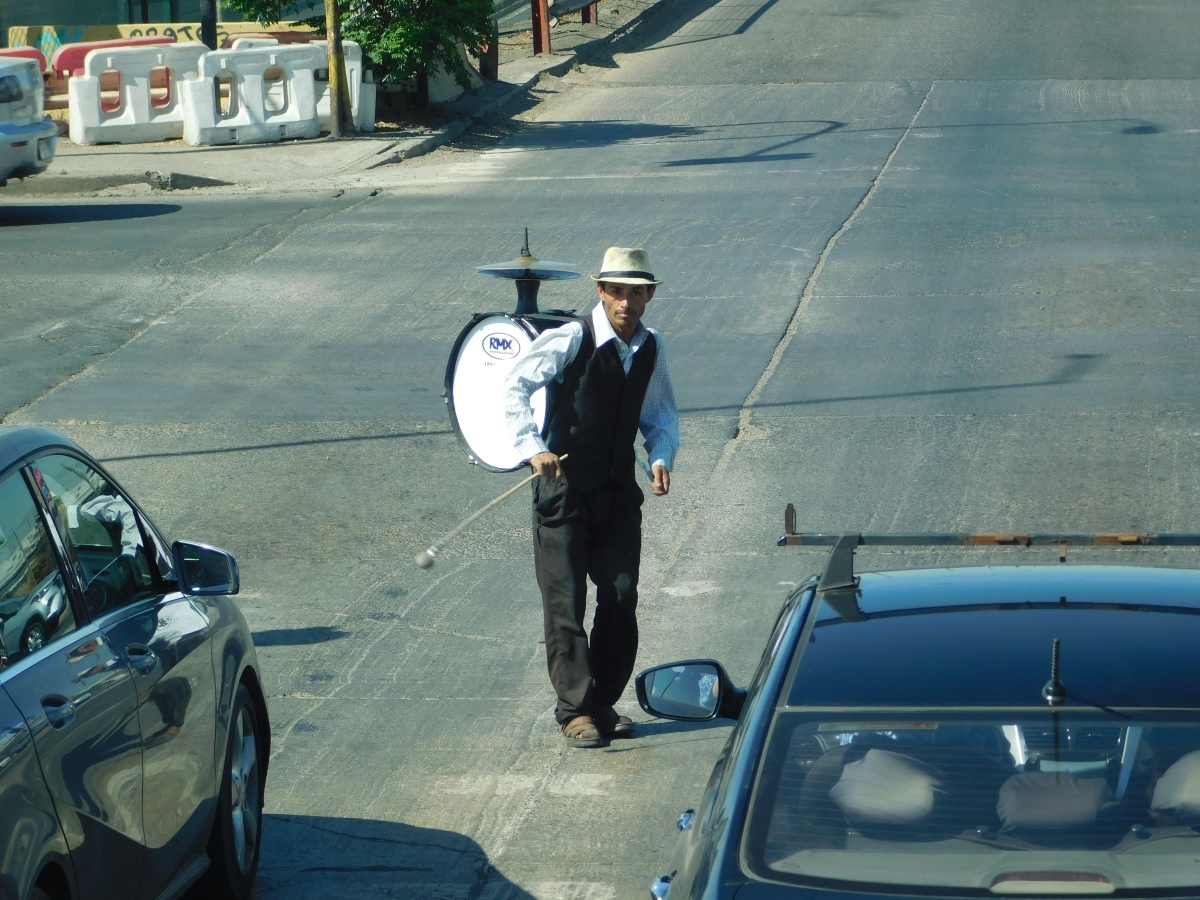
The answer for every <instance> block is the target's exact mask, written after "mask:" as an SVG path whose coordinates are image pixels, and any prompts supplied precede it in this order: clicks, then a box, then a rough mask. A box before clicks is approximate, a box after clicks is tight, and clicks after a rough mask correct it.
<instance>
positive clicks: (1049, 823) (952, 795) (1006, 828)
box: [745, 707, 1200, 896]
mask: <svg viewBox="0 0 1200 900" xmlns="http://www.w3.org/2000/svg"><path fill="white" fill-rule="evenodd" d="M1198 825H1200V717H1197V716H1196V715H1195V713H1182V712H1180V711H1175V712H1164V711H1160V712H1155V711H1146V712H1144V713H1137V712H1136V711H1135V712H1129V711H1126V712H1120V713H1118V712H1114V711H1108V712H1105V711H1101V710H1096V709H1093V708H1079V707H1070V708H1063V709H1061V710H1057V711H1056V710H1051V709H1049V708H1045V707H1043V708H1042V709H1030V710H1028V711H1013V710H1007V711H1001V710H996V711H992V712H987V713H983V714H979V713H970V714H968V713H964V712H961V711H959V712H956V711H954V710H941V711H937V710H932V711H930V710H925V711H920V712H918V713H914V712H913V711H911V710H910V711H903V712H894V713H887V712H884V713H881V712H879V711H878V710H873V711H869V712H868V711H854V710H842V711H839V712H837V713H834V714H829V713H827V712H825V711H821V712H819V713H815V712H812V711H810V712H789V711H782V712H780V713H778V714H777V718H776V722H775V726H774V729H773V733H772V739H771V742H770V744H769V747H768V750H767V753H766V757H765V759H764V765H763V768H762V772H761V775H760V778H759V783H758V785H757V786H756V790H755V798H754V801H753V809H752V813H751V819H750V827H749V828H748V829H747V832H746V845H745V850H746V859H747V860H748V862H749V864H750V866H751V868H752V869H753V870H754V871H755V872H756V874H759V875H760V876H763V877H767V878H770V879H771V880H775V881H780V880H782V881H793V882H797V883H801V884H808V885H811V886H819V885H829V884H830V882H838V883H841V885H842V886H844V887H846V888H853V887H854V886H858V887H860V888H867V889H873V890H879V889H880V888H883V889H884V890H890V891H892V892H898V893H910V892H914V891H916V892H926V891H931V892H933V893H946V892H948V891H952V892H954V893H955V895H956V896H971V895H978V896H984V895H991V894H996V893H999V894H1006V893H1023V894H1031V893H1032V894H1037V893H1041V894H1060V893H1065V892H1068V889H1071V888H1074V889H1075V890H1074V892H1075V893H1092V894H1103V893H1112V892H1113V891H1128V892H1141V891H1153V892H1167V893H1171V892H1183V893H1188V894H1189V895H1191V896H1194V895H1195V891H1196V889H1197V888H1198V887H1200V871H1197V866H1196V858H1197V855H1198V851H1200V832H1198V831H1197V830H1196V826H1198ZM1064 885H1065V887H1064Z"/></svg>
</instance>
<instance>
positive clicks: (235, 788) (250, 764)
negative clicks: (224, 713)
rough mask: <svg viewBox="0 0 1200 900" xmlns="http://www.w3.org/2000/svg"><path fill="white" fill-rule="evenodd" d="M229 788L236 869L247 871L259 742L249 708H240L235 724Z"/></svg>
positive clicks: (254, 842)
mask: <svg viewBox="0 0 1200 900" xmlns="http://www.w3.org/2000/svg"><path fill="white" fill-rule="evenodd" d="M229 790H230V804H229V805H230V815H231V819H232V821H231V822H230V825H231V826H232V832H233V849H234V853H235V854H236V856H237V863H238V868H239V869H241V871H242V873H243V874H248V873H249V871H250V867H251V866H252V865H253V863H254V856H255V851H256V849H257V847H258V830H259V821H258V819H259V802H258V801H259V783H258V742H257V740H256V738H255V734H254V720H253V719H252V718H251V717H250V711H249V710H248V709H243V710H242V711H241V713H240V714H239V715H238V719H237V722H236V723H234V735H233V755H232V758H231V759H230V765H229Z"/></svg>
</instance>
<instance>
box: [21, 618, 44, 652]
mask: <svg viewBox="0 0 1200 900" xmlns="http://www.w3.org/2000/svg"><path fill="white" fill-rule="evenodd" d="M44 646H46V633H45V632H44V631H43V630H42V628H41V626H40V625H39V626H36V627H34V628H32V629H30V631H29V636H28V637H27V638H25V652H26V653H33V652H34V651H35V650H41V649H42V647H44Z"/></svg>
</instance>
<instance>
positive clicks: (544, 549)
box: [533, 478, 643, 723]
mask: <svg viewBox="0 0 1200 900" xmlns="http://www.w3.org/2000/svg"><path fill="white" fill-rule="evenodd" d="M642 500H643V496H642V492H641V491H640V490H638V488H637V487H636V486H634V487H632V488H629V487H623V486H621V485H618V484H616V483H614V482H609V483H608V484H605V485H602V486H601V487H599V488H596V489H595V490H591V491H581V490H576V489H574V488H572V487H570V486H569V485H567V484H566V483H564V482H556V481H553V480H550V479H547V478H536V479H534V482H533V558H534V563H535V565H536V566H537V580H538V587H540V588H541V590H542V615H543V619H544V622H545V629H546V663H547V666H548V668H549V670H550V683H551V684H553V685H554V690H555V692H556V693H557V694H558V707H557V709H556V710H555V717H556V718H557V719H558V721H559V722H560V723H562V722H568V721H570V720H571V719H573V718H574V717H575V716H583V715H591V714H592V713H593V711H595V710H597V709H600V708H602V707H606V706H612V705H613V704H614V703H616V702H617V700H618V699H620V697H621V694H622V693H624V691H625V685H627V684H628V683H629V676H630V675H632V674H633V664H634V660H635V658H636V657H637V645H638V629H637V617H636V612H637V596H638V595H637V584H638V569H639V567H640V565H641V557H642ZM588 578H591V579H592V583H593V584H595V585H596V615H595V620H594V621H593V622H592V634H591V640H590V642H589V640H588V634H587V631H586V630H585V628H584V624H583V618H584V612H585V611H586V609H587V579H588Z"/></svg>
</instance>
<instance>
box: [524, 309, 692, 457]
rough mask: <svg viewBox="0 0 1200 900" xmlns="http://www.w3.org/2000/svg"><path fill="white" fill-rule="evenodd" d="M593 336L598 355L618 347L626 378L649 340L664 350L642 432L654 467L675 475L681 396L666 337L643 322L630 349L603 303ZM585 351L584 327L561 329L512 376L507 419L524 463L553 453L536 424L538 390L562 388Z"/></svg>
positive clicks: (539, 343) (536, 346)
mask: <svg viewBox="0 0 1200 900" xmlns="http://www.w3.org/2000/svg"><path fill="white" fill-rule="evenodd" d="M592 331H593V332H594V333H595V335H596V347H597V349H599V348H600V347H602V346H604V345H605V344H606V343H608V342H609V341H616V342H617V355H618V356H619V357H620V358H621V365H622V366H623V367H624V368H625V374H626V375H628V374H629V370H630V368H631V367H632V366H633V356H634V354H635V353H637V352H638V351H639V350H640V349H641V348H642V346H643V345H644V344H645V343H646V338H647V337H648V336H649V335H651V334H653V335H654V339H655V341H656V342H657V343H658V350H657V352H656V354H655V357H654V370H653V371H652V372H651V373H650V384H649V385H648V386H647V387H646V397H645V399H644V400H643V401H642V412H641V415H640V416H639V417H638V427H639V429H640V430H641V432H642V437H644V438H645V439H646V440H645V443H644V445H643V446H644V447H645V449H646V458H647V459H648V460H650V465H651V467H654V466H662V467H663V468H664V469H666V470H667V471H668V472H669V471H671V469H672V468H673V467H674V465H675V454H676V453H678V452H679V411H678V410H677V409H676V408H675V391H674V389H673V388H672V387H671V375H670V373H669V372H668V371H667V349H666V347H665V346H664V345H663V339H662V335H661V334H659V333H658V332H657V331H654V330H653V329H650V328H647V327H646V326H645V325H643V324H642V323H641V322H639V323H638V327H637V330H636V331H635V332H634V333H633V338H632V340H630V342H629V343H628V344H626V343H625V342H624V341H623V340H621V339H620V338H619V337H618V336H617V333H616V332H615V331H613V327H612V324H611V323H610V322H609V321H608V316H607V315H606V314H605V312H604V304H603V303H597V304H596V307H595V308H594V309H593V310H592ZM582 345H583V325H581V324H580V323H578V322H568V323H567V324H566V325H563V326H561V327H560V328H551V329H550V330H548V331H543V332H542V333H541V334H540V335H538V337H537V340H535V341H534V342H533V345H532V346H531V347H530V348H529V352H528V353H527V354H525V357H524V358H523V359H522V360H521V361H520V362H519V363H517V365H516V366H514V367H513V369H512V371H511V372H510V373H509V375H508V384H507V387H506V389H505V408H504V417H505V420H506V421H507V423H508V430H509V433H510V434H511V435H512V438H513V442H514V446H515V447H516V448H517V450H518V452H520V454H521V458H522V459H526V460H528V459H531V458H533V457H534V456H537V455H538V454H539V453H545V452H546V450H547V447H546V442H545V441H544V440H542V436H541V434H540V433H539V431H538V427H537V423H536V422H535V421H534V418H533V410H532V408H531V407H530V405H529V398H530V397H532V396H533V394H534V393H535V392H536V391H537V390H538V388H541V387H545V386H546V385H547V384H549V383H550V382H552V381H559V382H561V381H562V379H563V375H565V374H566V371H567V369H568V368H569V367H570V365H571V363H572V362H574V361H575V357H576V356H577V355H578V354H579V348H580V347H581V346H582Z"/></svg>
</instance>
